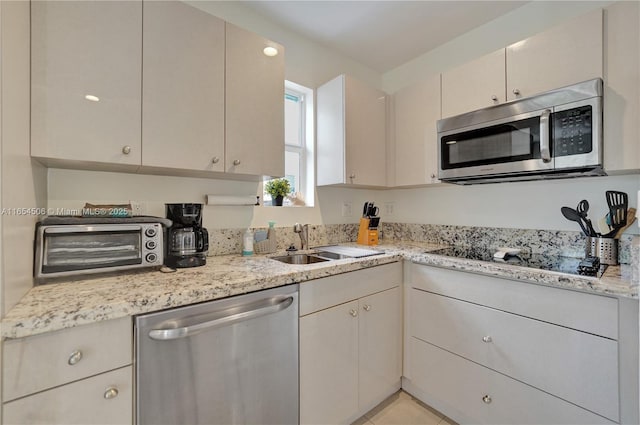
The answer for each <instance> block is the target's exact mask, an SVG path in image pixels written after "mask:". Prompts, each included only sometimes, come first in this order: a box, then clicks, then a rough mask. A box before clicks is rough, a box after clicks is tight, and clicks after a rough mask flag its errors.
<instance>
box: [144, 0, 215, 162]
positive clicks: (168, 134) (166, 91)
mask: <svg viewBox="0 0 640 425" xmlns="http://www.w3.org/2000/svg"><path fill="white" fill-rule="evenodd" d="M143 28H144V33H143V40H144V42H143V50H142V51H143V55H144V56H143V62H144V68H143V75H142V89H143V91H142V103H143V105H142V106H143V107H142V144H143V146H144V150H143V153H142V165H145V166H153V167H168V168H180V169H186V170H198V171H224V21H222V20H220V19H218V18H216V17H215V16H212V15H210V14H208V13H205V12H203V11H201V10H198V9H196V8H194V7H191V6H189V5H186V4H184V3H182V2H178V1H145V3H144V25H143Z"/></svg>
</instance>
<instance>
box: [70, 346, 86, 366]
mask: <svg viewBox="0 0 640 425" xmlns="http://www.w3.org/2000/svg"><path fill="white" fill-rule="evenodd" d="M80 360H82V351H80V350H75V351H74V352H73V353H71V354H70V355H69V360H67V363H69V366H73V365H74V364H77V363H78V362H79V361H80Z"/></svg>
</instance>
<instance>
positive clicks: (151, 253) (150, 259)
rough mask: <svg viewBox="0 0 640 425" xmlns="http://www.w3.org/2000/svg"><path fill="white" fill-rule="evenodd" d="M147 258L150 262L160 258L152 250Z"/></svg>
mask: <svg viewBox="0 0 640 425" xmlns="http://www.w3.org/2000/svg"><path fill="white" fill-rule="evenodd" d="M145 259H146V260H147V262H148V263H155V261H156V260H157V259H158V256H157V255H156V254H154V253H153V252H150V253H148V254H147V256H146V257H145Z"/></svg>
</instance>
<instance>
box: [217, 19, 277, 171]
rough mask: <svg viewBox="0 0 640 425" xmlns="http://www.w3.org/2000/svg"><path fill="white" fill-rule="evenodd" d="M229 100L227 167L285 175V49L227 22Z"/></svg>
mask: <svg viewBox="0 0 640 425" xmlns="http://www.w3.org/2000/svg"><path fill="white" fill-rule="evenodd" d="M265 47H275V48H276V49H277V50H278V54H277V55H276V56H266V55H265V54H264V52H263V50H264V48H265ZM225 99H226V101H225V103H226V119H225V127H226V130H225V131H226V146H225V149H226V150H225V171H226V172H228V173H239V174H253V175H266V176H283V175H284V48H283V47H282V46H280V45H279V44H277V43H274V42H272V41H269V40H266V39H264V38H262V37H260V36H259V35H257V34H254V33H252V32H249V31H246V30H243V29H242V28H238V27H236V26H234V25H231V24H229V23H227V24H226V93H225Z"/></svg>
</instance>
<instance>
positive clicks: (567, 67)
mask: <svg viewBox="0 0 640 425" xmlns="http://www.w3.org/2000/svg"><path fill="white" fill-rule="evenodd" d="M598 77H600V78H602V10H601V9H598V10H595V11H593V12H589V13H587V14H585V15H582V16H579V17H577V18H575V19H572V20H570V21H568V22H566V23H564V24H562V25H559V26H556V27H554V28H551V29H549V30H547V31H545V32H542V33H540V34H537V35H534V36H533V37H529V38H527V39H526V40H522V41H519V42H517V43H514V44H512V45H510V46H508V47H507V100H514V99H518V98H521V97H527V96H531V95H534V94H536V93H540V92H544V91H547V90H553V89H557V88H559V87H564V86H568V85H570V84H574V83H579V82H581V81H585V80H590V79H592V78H598Z"/></svg>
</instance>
